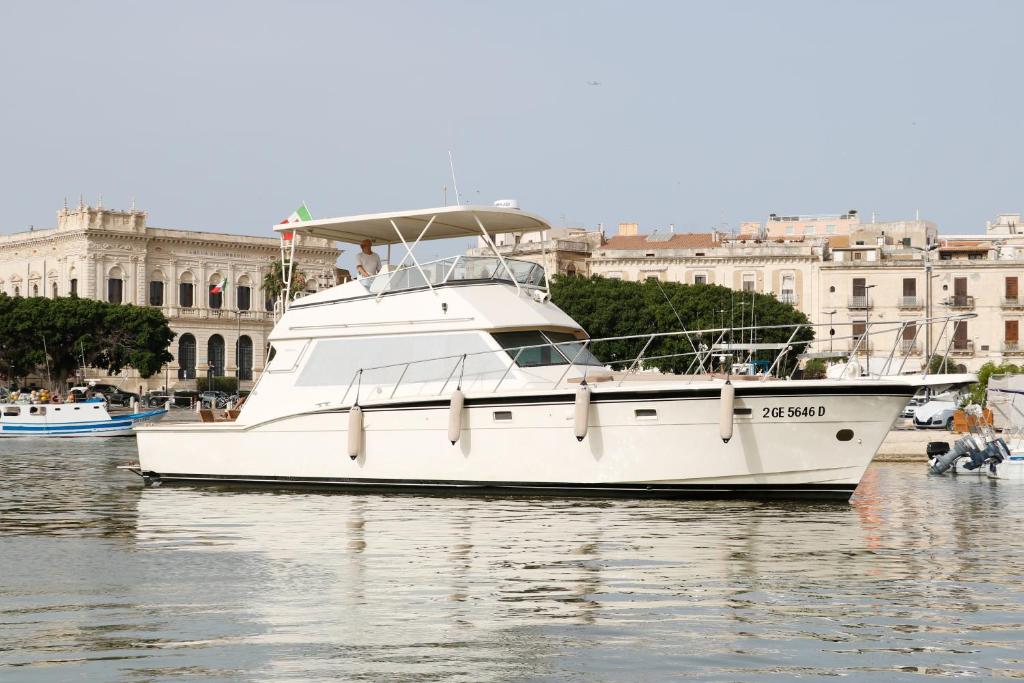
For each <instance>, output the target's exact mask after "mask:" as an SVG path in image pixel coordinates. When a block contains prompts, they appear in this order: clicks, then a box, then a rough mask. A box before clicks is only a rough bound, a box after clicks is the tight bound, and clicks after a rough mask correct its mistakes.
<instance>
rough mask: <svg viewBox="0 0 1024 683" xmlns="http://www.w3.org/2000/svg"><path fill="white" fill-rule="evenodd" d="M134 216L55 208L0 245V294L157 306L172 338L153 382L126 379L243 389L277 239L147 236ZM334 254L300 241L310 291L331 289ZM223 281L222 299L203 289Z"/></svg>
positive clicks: (261, 327)
mask: <svg viewBox="0 0 1024 683" xmlns="http://www.w3.org/2000/svg"><path fill="white" fill-rule="evenodd" d="M146 219H147V215H146V213H145V212H144V211H136V210H134V209H131V210H128V211H115V210H110V209H105V208H103V207H102V206H95V207H92V206H86V205H85V204H83V203H82V202H79V205H78V206H77V207H74V208H68V207H67V206H65V207H64V208H63V209H61V210H60V211H59V212H58V214H57V227H56V228H51V229H43V230H39V229H32V230H29V231H26V232H20V233H15V234H12V235H4V236H0V292H5V293H6V294H8V295H10V296H46V297H56V296H81V297H87V298H91V299H99V300H102V301H109V302H113V303H125V304H136V305H140V306H155V307H159V308H160V309H161V310H162V311H163V313H164V315H166V316H167V318H168V320H169V321H170V326H171V329H172V330H173V331H174V332H175V333H176V334H177V336H176V337H175V339H174V341H173V342H172V344H171V348H170V352H171V354H172V355H173V356H174V360H173V361H172V362H171V363H170V364H169V365H168V366H167V367H166V368H165V370H164V372H163V373H161V375H160V376H154V377H151V378H149V379H148V380H141V379H139V378H137V377H129V378H128V379H126V380H124V381H123V383H124V384H125V386H126V387H130V388H132V389H133V390H134V389H137V388H138V386H139V385H142V386H143V387H144V388H159V387H162V386H164V385H165V384H166V385H168V386H169V387H170V388H179V389H183V388H196V387H197V379H198V380H200V382H199V386H200V387H201V386H202V381H201V380H202V379H204V378H206V377H207V376H208V374H209V373H211V372H212V374H213V375H215V376H223V375H226V376H234V377H238V378H239V382H240V385H241V386H242V388H248V387H251V386H252V384H253V382H254V381H255V380H256V379H258V377H259V374H260V372H261V371H262V369H263V365H264V359H265V358H266V355H267V342H266V339H267V335H268V334H269V332H270V329H271V327H272V326H273V319H274V313H273V311H274V303H275V302H273V301H269V300H268V299H267V297H265V296H264V293H263V290H262V288H261V284H262V281H263V276H264V275H265V274H266V273H267V272H268V271H269V269H270V267H271V264H272V262H273V261H275V260H277V259H279V258H280V248H279V241H278V238H277V237H250V236H243V235H230V234H222V233H214V232H199V231H193V230H178V229H167V228H155V227H151V226H149V225H147V224H146ZM339 254H340V251H339V250H338V249H337V248H336V247H335V245H334V244H332V243H328V242H327V241H326V240H317V239H313V238H308V237H307V238H303V240H302V241H301V242H300V243H299V244H298V245H297V249H296V263H297V264H298V267H299V269H300V271H301V272H302V273H303V275H304V276H305V278H306V282H307V289H308V290H309V291H315V290H317V289H319V288H323V287H330V286H333V285H334V283H335V278H336V271H335V262H336V261H337V259H338V256H339ZM222 280H226V281H227V285H226V287H225V288H224V291H223V293H222V294H212V293H211V292H210V290H211V286H212V285H213V284H216V283H219V282H221V281H222Z"/></svg>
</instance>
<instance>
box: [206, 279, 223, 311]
mask: <svg viewBox="0 0 1024 683" xmlns="http://www.w3.org/2000/svg"><path fill="white" fill-rule="evenodd" d="M226 283H227V280H225V279H224V278H223V277H221V276H220V275H219V274H214V275H212V276H210V284H209V287H208V288H207V294H208V296H207V301H208V302H209V306H210V308H214V309H217V308H221V307H222V306H223V305H224V285H225V284H226Z"/></svg>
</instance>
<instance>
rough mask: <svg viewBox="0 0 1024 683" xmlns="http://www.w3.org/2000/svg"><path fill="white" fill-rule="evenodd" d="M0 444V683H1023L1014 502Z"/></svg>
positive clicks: (939, 485)
mask: <svg viewBox="0 0 1024 683" xmlns="http://www.w3.org/2000/svg"><path fill="white" fill-rule="evenodd" d="M134 447H135V444H134V440H133V439H112V440H107V441H94V442H91V443H90V442H89V441H87V440H79V441H74V442H65V443H51V442H45V441H40V442H33V441H5V442H2V443H0V681H4V682H7V681H22V680H24V681H51V680H68V679H75V680H90V681H159V680H181V679H184V680H245V681H248V680H289V681H305V680H323V679H339V680H417V681H434V680H446V681H448V680H450V681H487V680H501V681H507V680H537V679H548V680H558V681H563V680H568V681H634V680H664V679H689V680H700V681H774V680H789V679H792V678H794V677H797V676H799V677H801V678H803V679H804V680H815V679H818V678H825V677H833V676H835V675H844V676H846V677H848V679H850V680H877V681H893V680H908V681H917V680H921V679H923V678H930V677H952V676H957V677H976V678H1022V677H1024V630H1022V629H1024V623H1022V622H1024V609H1022V608H1024V522H1022V519H1024V515H1022V512H1024V486H1019V485H1014V484H1013V483H1012V482H988V481H975V480H970V481H965V480H962V479H961V480H959V481H957V480H951V479H946V478H928V477H927V476H925V475H924V473H923V470H924V467H923V465H877V466H875V467H873V468H872V469H871V471H870V472H869V474H868V476H867V479H866V480H865V482H864V483H863V484H862V485H861V488H860V489H859V490H858V493H857V495H856V496H855V499H854V501H853V503H852V504H850V505H831V504H827V505H826V504H795V503H794V504H759V503H745V502H692V503H691V502H632V501H579V500H550V499H480V498H454V497H420V496H382V495H350V494H316V493H301V494H295V493H288V494H275V493H270V492H251V491H249V492H237V491H235V492H226V491H221V490H203V489H183V488H166V487H165V488H158V489H143V488H142V485H141V482H140V480H139V479H137V478H136V477H135V476H134V475H132V474H130V473H126V472H123V471H120V470H117V469H116V466H117V465H118V464H119V463H122V462H126V461H129V460H131V459H133V457H134Z"/></svg>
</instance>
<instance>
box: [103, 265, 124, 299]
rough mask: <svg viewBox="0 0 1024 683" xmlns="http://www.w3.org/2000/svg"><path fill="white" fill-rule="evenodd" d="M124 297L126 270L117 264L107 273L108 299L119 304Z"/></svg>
mask: <svg viewBox="0 0 1024 683" xmlns="http://www.w3.org/2000/svg"><path fill="white" fill-rule="evenodd" d="M123 299H124V272H123V271H122V270H121V269H120V268H119V267H117V266H114V267H113V268H111V269H110V272H109V273H108V274H107V301H109V302H110V303H112V304H119V303H121V301H122V300H123Z"/></svg>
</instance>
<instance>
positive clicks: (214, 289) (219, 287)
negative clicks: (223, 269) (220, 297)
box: [210, 277, 228, 294]
mask: <svg viewBox="0 0 1024 683" xmlns="http://www.w3.org/2000/svg"><path fill="white" fill-rule="evenodd" d="M227 284H228V279H227V278H226V277H222V278H221V279H220V282H218V283H217V284H215V285H210V294H220V293H221V292H223V291H224V287H225V285H227Z"/></svg>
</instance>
